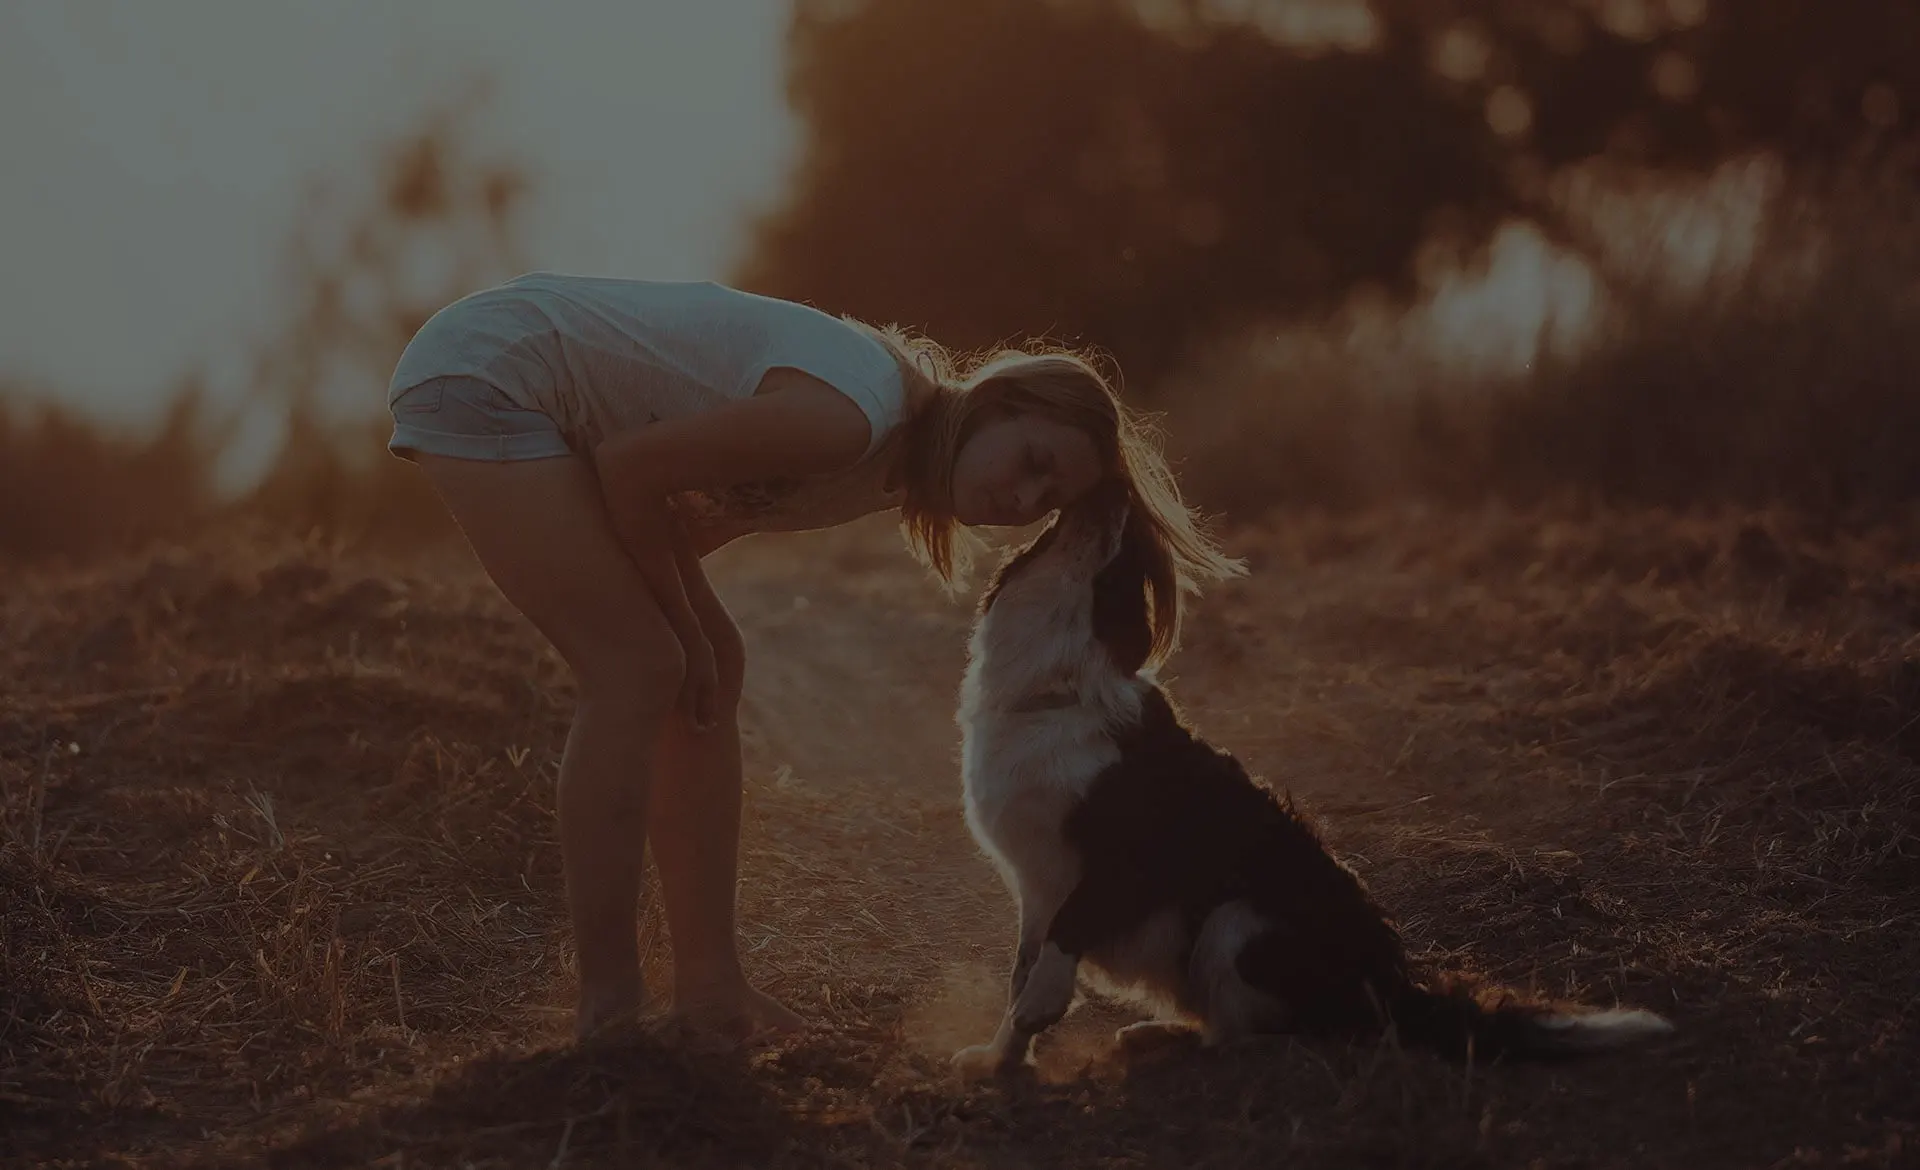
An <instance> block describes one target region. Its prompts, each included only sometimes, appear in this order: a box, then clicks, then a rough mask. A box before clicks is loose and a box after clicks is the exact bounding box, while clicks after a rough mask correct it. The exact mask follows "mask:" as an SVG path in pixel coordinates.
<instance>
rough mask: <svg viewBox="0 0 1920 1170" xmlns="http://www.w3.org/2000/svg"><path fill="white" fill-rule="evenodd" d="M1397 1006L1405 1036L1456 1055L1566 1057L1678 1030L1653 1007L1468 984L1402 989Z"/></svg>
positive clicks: (1394, 1013) (1405, 1040)
mask: <svg viewBox="0 0 1920 1170" xmlns="http://www.w3.org/2000/svg"><path fill="white" fill-rule="evenodd" d="M1390 1014H1391V1017H1392V1021H1393V1029H1394V1033H1395V1035H1396V1037H1397V1038H1398V1040H1399V1041H1400V1043H1402V1044H1404V1045H1407V1046H1409V1047H1418V1048H1427V1049H1431V1050H1433V1051H1436V1052H1439V1053H1440V1054H1441V1055H1444V1056H1447V1057H1450V1058H1452V1059H1454V1060H1468V1059H1472V1060H1474V1061H1490V1060H1496V1059H1499V1058H1502V1057H1505V1058H1507V1059H1532V1060H1542V1059H1547V1060H1551V1059H1564V1058H1570V1057H1577V1056H1586V1055H1591V1054H1595V1053H1600V1052H1607V1051H1611V1050H1613V1049H1617V1048H1626V1047H1630V1046H1632V1045H1635V1044H1641V1043H1645V1042H1647V1041H1650V1040H1655V1039H1658V1038H1659V1037H1662V1036H1667V1035H1671V1034H1672V1033H1673V1030H1674V1028H1673V1025H1672V1024H1671V1023H1669V1022H1667V1021H1666V1020H1665V1019H1663V1018H1662V1017H1660V1016H1659V1015H1656V1014H1655V1013H1653V1012H1649V1011H1641V1010H1638V1009H1632V1008H1612V1009H1607V1010H1586V1009H1579V1008H1558V1007H1546V1006H1541V1005H1538V1004H1530V1003H1523V1002H1519V1001H1517V1000H1513V999H1511V998H1508V999H1501V1000H1491V1001H1489V1000H1487V999H1486V998H1484V997H1482V996H1478V995H1475V994H1474V993H1473V992H1472V991H1471V990H1469V989H1467V988H1464V987H1450V988H1442V989H1439V990H1429V989H1426V988H1421V987H1408V988H1406V989H1405V990H1404V991H1402V992H1401V994H1400V995H1398V996H1397V997H1395V1002H1394V1004H1393V1005H1392V1008H1391V1011H1390Z"/></svg>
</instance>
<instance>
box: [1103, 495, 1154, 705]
mask: <svg viewBox="0 0 1920 1170" xmlns="http://www.w3.org/2000/svg"><path fill="white" fill-rule="evenodd" d="M1116 523H1117V525H1118V528H1119V531H1120V540H1119V547H1118V549H1117V551H1116V552H1115V553H1114V555H1113V559H1112V560H1110V561H1108V562H1107V563H1106V566H1105V567H1104V568H1102V569H1101V570H1100V571H1099V572H1098V573H1096V574H1094V578H1093V636H1094V639H1095V640H1096V641H1098V642H1099V643H1100V644H1101V645H1103V646H1105V647H1106V648H1107V653H1108V654H1109V655H1110V656H1111V657H1112V658H1113V665H1114V667H1115V668H1116V669H1117V670H1119V671H1120V673H1121V674H1123V675H1126V676H1128V677H1132V676H1133V675H1135V674H1137V673H1139V671H1140V668H1141V667H1142V666H1144V665H1145V664H1146V661H1147V658H1148V656H1149V655H1151V654H1152V653H1153V643H1154V637H1153V615H1154V610H1153V605H1152V600H1151V598H1150V597H1149V595H1148V584H1149V582H1150V581H1151V580H1152V576H1153V549H1154V544H1153V536H1152V533H1151V532H1150V531H1149V530H1148V529H1147V526H1146V522H1145V521H1144V520H1142V519H1141V518H1140V515H1139V511H1138V509H1135V508H1129V507H1127V505H1126V503H1125V502H1124V501H1123V502H1122V503H1121V505H1120V508H1119V510H1118V514H1117V517H1116Z"/></svg>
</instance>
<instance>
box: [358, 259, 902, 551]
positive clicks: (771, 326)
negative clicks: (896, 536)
mask: <svg viewBox="0 0 1920 1170" xmlns="http://www.w3.org/2000/svg"><path fill="white" fill-rule="evenodd" d="M781 367H790V368H793V369H798V370H801V371H803V372H805V373H807V374H811V375H812V376H814V377H816V378H818V379H820V380H821V381H823V382H826V383H827V384H828V385H830V386H832V387H834V388H835V389H837V390H839V391H840V392H841V393H843V394H845V395H846V396H847V397H848V398H850V399H852V400H853V401H854V402H855V403H856V404H857V405H858V406H859V407H860V409H861V411H862V412H863V413H864V414H865V415H866V416H867V422H868V425H869V427H870V430H871V433H870V436H869V439H868V443H867V451H866V457H863V459H862V460H861V461H860V463H858V464H856V465H855V466H854V467H852V468H850V469H848V470H847V471H844V472H837V473H834V474H832V475H827V476H814V477H808V478H807V479H802V480H791V481H783V482H777V483H764V484H749V485H742V486H741V487H738V488H734V489H730V490H728V491H725V492H719V493H700V492H694V493H688V494H687V495H686V496H685V497H683V499H682V501H681V504H682V506H683V507H684V508H685V509H687V510H689V511H690V512H691V513H693V514H694V517H695V518H697V519H700V520H702V521H703V522H706V523H710V524H712V523H726V524H728V525H729V526H731V527H734V528H736V529H737V530H739V531H759V530H774V529H794V528H813V527H824V526H826V525H828V524H834V523H841V522H844V521H845V520H850V519H853V518H854V517H856V516H859V515H863V514H865V513H866V512H871V511H878V510H880V509H881V508H885V507H888V506H890V505H891V504H893V503H897V496H896V495H894V494H890V493H888V492H887V491H886V489H885V487H884V485H883V483H882V479H883V478H884V476H883V474H881V469H878V468H876V467H874V466H871V465H872V464H875V463H877V462H878V461H875V460H873V459H872V458H871V456H872V455H873V454H874V453H875V452H876V451H878V450H879V448H880V447H881V445H882V444H884V443H885V442H886V440H887V439H888V437H889V436H891V435H892V433H893V431H894V430H895V428H897V427H898V426H899V424H900V422H901V419H902V416H903V414H904V411H905V402H906V391H905V387H904V386H903V384H902V382H901V375H900V367H899V364H898V362H897V361H896V360H895V358H894V355H893V353H892V351H890V350H889V349H888V348H887V347H886V346H885V345H883V344H881V343H880V342H879V341H877V340H876V339H874V338H873V337H871V336H869V335H868V334H866V333H865V332H863V331H861V330H860V329H859V328H857V327H856V326H854V325H852V324H850V323H848V322H846V321H843V320H841V319H840V318H838V317H834V316H832V315H830V314H827V313H824V312H821V311H820V310H818V309H815V308H813V307H812V306H809V305H803V304H800V303H798V302H795V301H787V300H781V299H779V298H775V297H766V296H760V295H758V294H756V293H749V292H744V291H742V290H739V289H734V288H729V287H727V286H725V285H721V284H717V283H715V282H713V281H655V280H622V279H616V278H611V277H593V276H573V275H567V274H561V273H551V272H533V273H528V274H526V275H524V276H519V277H516V278H514V279H513V280H510V281H508V282H507V283H506V284H503V285H500V286H498V287H495V288H490V289H484V290H482V291H480V292H476V293H474V294H472V295H470V296H467V297H463V298H461V299H460V300H458V301H455V302H454V303H453V304H451V305H448V306H447V307H446V308H444V309H442V310H440V311H439V312H438V313H435V314H434V315H433V317H431V318H430V319H429V320H428V321H427V323H426V324H425V325H423V326H421V328H420V331H419V333H417V334H416V335H415V336H414V338H413V340H412V341H410V342H409V343H408V345H407V348H406V350H405V352H404V353H402V354H401V356H400V361H399V364H398V365H397V366H396V367H395V369H394V373H393V378H392V381H391V382H390V383H389V386H388V390H387V399H388V402H389V403H391V402H392V401H393V400H394V399H395V398H398V397H399V396H400V395H401V394H402V393H403V392H405V391H406V390H408V389H411V388H412V387H414V386H417V385H419V384H420V383H422V382H424V381H427V380H428V379H430V378H436V377H443V376H447V375H464V376H467V377H472V378H476V379H479V380H480V381H482V382H485V383H487V384H488V385H490V386H492V387H494V388H495V389H497V390H498V391H499V392H500V393H501V394H502V395H503V396H504V397H505V398H506V399H507V400H508V401H509V402H511V403H513V404H514V405H515V406H518V407H522V408H524V409H528V410H538V411H540V412H542V413H544V414H546V415H548V416H549V417H551V418H552V419H553V420H554V422H555V423H556V424H557V425H558V426H559V428H560V431H561V433H562V434H563V435H565V436H566V438H567V440H568V442H569V443H570V444H571V445H572V447H573V448H574V450H576V451H579V452H581V453H583V454H587V453H590V452H591V451H592V450H593V449H594V448H595V447H596V446H598V445H599V443H600V442H601V441H602V440H603V439H605V438H606V437H607V436H609V435H612V434H616V433H619V432H621V431H624V430H627V429H630V428H633V427H639V426H645V425H647V424H648V423H650V422H655V421H659V420H662V419H669V418H678V417H683V416H686V415H690V414H696V413H699V412H700V411H703V410H708V409H711V408H713V407H715V406H718V405H720V404H722V403H725V402H728V401H733V400H739V399H744V398H749V397H751V396H752V395H753V394H754V392H755V391H756V390H757V389H758V387H759V385H760V380H761V378H762V377H764V376H765V374H766V373H767V371H768V370H770V369H775V368H781Z"/></svg>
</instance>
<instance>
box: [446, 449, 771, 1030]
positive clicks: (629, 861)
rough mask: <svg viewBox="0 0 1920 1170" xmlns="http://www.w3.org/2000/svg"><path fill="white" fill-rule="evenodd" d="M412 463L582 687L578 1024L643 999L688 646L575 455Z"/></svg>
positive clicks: (571, 866)
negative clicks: (653, 858)
mask: <svg viewBox="0 0 1920 1170" xmlns="http://www.w3.org/2000/svg"><path fill="white" fill-rule="evenodd" d="M419 462H420V465H421V466H422V467H423V468H424V469H425V470H426V472H427V474H428V476H429V477H430V478H431V480H432V482H433V485H434V487H435V488H436V489H437V490H438V492H439V493H440V496H441V498H442V499H443V500H445V501H446V504H447V507H448V509H449V510H450V511H451V512H452V513H453V516H454V519H455V520H456V521H458V522H459V524H460V527H461V529H462V531H463V532H465V534H466V537H467V541H468V543H469V544H470V545H471V546H472V547H473V551H474V553H475V555H476V556H478V557H479V559H480V563H481V564H482V565H483V566H484V567H485V568H486V570H487V573H488V574H489V575H490V576H491V577H492V578H493V580H494V582H495V583H496V584H497V585H498V586H499V587H500V591H501V592H502V593H504V594H505V595H506V598H507V600H508V601H510V602H511V603H513V605H514V606H515V608H517V609H518V610H519V611H520V612H521V613H522V614H524V615H526V617H527V619H528V620H529V621H531V622H532V623H533V624H534V626H535V627H536V628H538V629H539V630H540V632H541V633H542V634H544V635H545V636H546V638H547V639H548V640H549V641H550V642H552V643H553V646H554V648H555V649H556V650H558V651H559V653H560V655H561V657H563V658H564V659H566V661H567V664H568V666H569V667H571V668H572V671H573V676H574V680H575V683H576V685H577V688H578V700H577V705H576V708H575V712H574V720H573V727H572V730H571V732H570V733H569V734H568V736H567V744H566V750H565V753H564V754H563V756H562V757H561V763H560V788H559V801H558V803H559V812H560V847H561V852H562V854H563V857H564V868H565V871H566V883H567V905H568V910H569V912H570V914H571V917H572V922H573V934H574V946H575V949H576V952H577V954H578V963H579V973H580V991H579V999H578V1003H577V1006H576V1011H575V1028H576V1032H577V1034H580V1035H585V1034H586V1033H587V1032H590V1031H592V1030H594V1029H596V1028H598V1027H600V1026H601V1025H603V1024H606V1023H610V1022H613V1021H615V1020H617V1019H619V1018H621V1017H624V1016H628V1015H631V1014H633V1013H635V1012H637V1011H638V1010H639V1009H640V1008H641V1007H642V1006H643V1003H644V1000H645V987H644V985H643V982H642V979H641V972H640V955H639V947H638V936H637V925H636V910H637V909H638V904H639V897H640V884H641V873H642V868H641V867H642V863H643V857H644V853H643V850H644V847H645V842H646V838H647V804H648V798H649V795H650V789H651V786H652V780H653V772H654V755H655V752H656V750H657V749H658V747H659V743H660V739H661V729H662V726H663V724H664V723H665V722H666V720H667V716H668V713H669V712H670V711H672V710H673V709H674V703H675V699H676V697H677V695H678V692H679V689H680V680H681V675H682V672H683V669H684V656H683V654H682V652H681V649H680V643H679V640H678V639H677V638H676V637H675V636H674V633H673V631H672V629H671V628H670V627H669V626H668V624H667V621H666V618H665V617H664V616H663V615H662V613H661V611H660V607H659V606H658V605H657V604H656V603H655V602H654V600H653V596H652V594H651V593H650V592H649V591H648V589H647V586H646V582H645V580H644V579H643V578H642V577H641V575H640V571H639V569H638V568H636V567H635V565H634V563H633V561H632V560H631V558H630V557H629V556H628V555H627V552H626V551H625V549H624V547H623V546H622V545H621V543H620V538H619V537H618V535H617V534H616V533H615V531H614V529H613V526H612V524H611V522H610V521H609V520H608V518H607V515H606V512H605V507H604V505H603V503H602V501H601V496H600V487H599V482H598V480H597V479H596V478H595V476H594V474H593V471H592V469H591V468H590V467H589V466H588V465H587V464H586V463H585V462H584V461H583V460H580V459H578V458H571V457H568V458H557V459H542V460H535V461H524V462H514V463H490V462H478V461H468V460H459V459H448V458H442V457H435V456H429V455H422V456H420V457H419ZM736 800H737V796H736ZM676 934H677V929H676Z"/></svg>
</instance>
